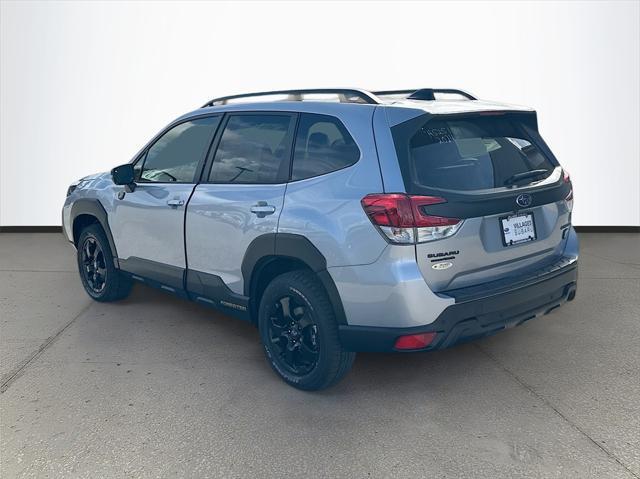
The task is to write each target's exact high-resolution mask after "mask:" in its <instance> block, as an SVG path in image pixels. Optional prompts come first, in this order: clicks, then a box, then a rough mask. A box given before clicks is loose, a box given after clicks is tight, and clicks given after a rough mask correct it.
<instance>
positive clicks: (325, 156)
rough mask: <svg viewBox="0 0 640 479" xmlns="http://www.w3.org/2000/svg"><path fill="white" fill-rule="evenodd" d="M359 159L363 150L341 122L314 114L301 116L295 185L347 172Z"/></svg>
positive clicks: (295, 159)
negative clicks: (315, 178)
mask: <svg viewBox="0 0 640 479" xmlns="http://www.w3.org/2000/svg"><path fill="white" fill-rule="evenodd" d="M359 158H360V150H359V149H358V146H357V145H356V143H355V141H353V138H352V137H351V135H350V134H349V132H348V131H347V129H346V128H345V126H344V125H343V124H342V123H341V122H340V120H338V119H337V118H335V117H332V116H328V115H317V114H313V113H302V114H301V115H300V123H299V125H298V133H297V135H296V146H295V151H294V155H293V168H292V171H291V180H292V181H295V180H302V179H305V178H311V177H314V176H319V175H324V174H326V173H330V172H332V171H336V170H340V169H342V168H346V167H347V166H351V165H353V164H354V163H356V162H357V161H358V159H359Z"/></svg>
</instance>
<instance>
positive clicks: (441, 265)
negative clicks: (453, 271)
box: [431, 261, 453, 271]
mask: <svg viewBox="0 0 640 479" xmlns="http://www.w3.org/2000/svg"><path fill="white" fill-rule="evenodd" d="M452 266H453V263H451V262H449V261H445V262H444V263H434V264H432V265H431V268H432V269H435V270H437V271H441V270H443V269H449V268H451V267H452Z"/></svg>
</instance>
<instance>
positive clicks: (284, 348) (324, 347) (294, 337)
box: [258, 270, 356, 391]
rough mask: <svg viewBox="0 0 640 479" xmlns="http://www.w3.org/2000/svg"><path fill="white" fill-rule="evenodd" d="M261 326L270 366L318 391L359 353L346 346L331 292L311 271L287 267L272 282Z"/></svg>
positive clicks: (262, 308)
mask: <svg viewBox="0 0 640 479" xmlns="http://www.w3.org/2000/svg"><path fill="white" fill-rule="evenodd" d="M258 327H259V329H260V338H261V340H262V344H263V347H264V351H265V354H266V356H267V360H268V361H269V363H270V364H271V367H272V368H273V370H274V371H275V372H276V373H277V374H278V375H279V376H280V377H281V378H282V379H283V380H284V381H285V382H286V383H288V384H290V385H291V386H293V387H295V388H298V389H302V390H305V391H317V390H320V389H325V388H328V387H329V386H331V385H333V384H335V383H337V382H338V381H339V380H340V379H342V377H343V376H344V375H345V374H346V373H347V372H348V371H349V369H351V366H352V364H353V361H354V359H355V356H356V355H355V353H353V352H349V351H345V350H344V349H343V348H342V345H341V344H340V340H339V338H338V324H337V322H336V319H335V316H334V313H333V308H332V307H331V303H330V301H329V298H328V296H327V293H326V291H325V290H324V288H323V287H322V285H321V284H320V282H319V281H318V279H317V278H316V276H315V274H313V273H312V272H311V271H304V270H298V271H292V272H289V273H284V274H282V275H280V276H277V277H276V278H275V279H273V280H272V281H271V283H269V285H268V286H267V287H266V289H265V291H264V294H263V295H262V299H261V300H260V307H259V309H258Z"/></svg>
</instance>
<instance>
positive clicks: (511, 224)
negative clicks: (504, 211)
mask: <svg viewBox="0 0 640 479" xmlns="http://www.w3.org/2000/svg"><path fill="white" fill-rule="evenodd" d="M500 225H501V226H502V241H503V242H504V245H505V246H512V245H514V244H520V243H526V242H527V241H533V240H535V239H536V226H535V224H534V222H533V213H520V214H517V215H513V216H507V217H506V218H500Z"/></svg>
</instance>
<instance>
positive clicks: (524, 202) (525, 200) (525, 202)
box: [516, 193, 532, 208]
mask: <svg viewBox="0 0 640 479" xmlns="http://www.w3.org/2000/svg"><path fill="white" fill-rule="evenodd" d="M531 201H532V198H531V195H528V194H527V193H522V194H521V195H518V197H517V198H516V204H517V205H518V206H522V207H523V208H526V207H527V206H530V205H531Z"/></svg>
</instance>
